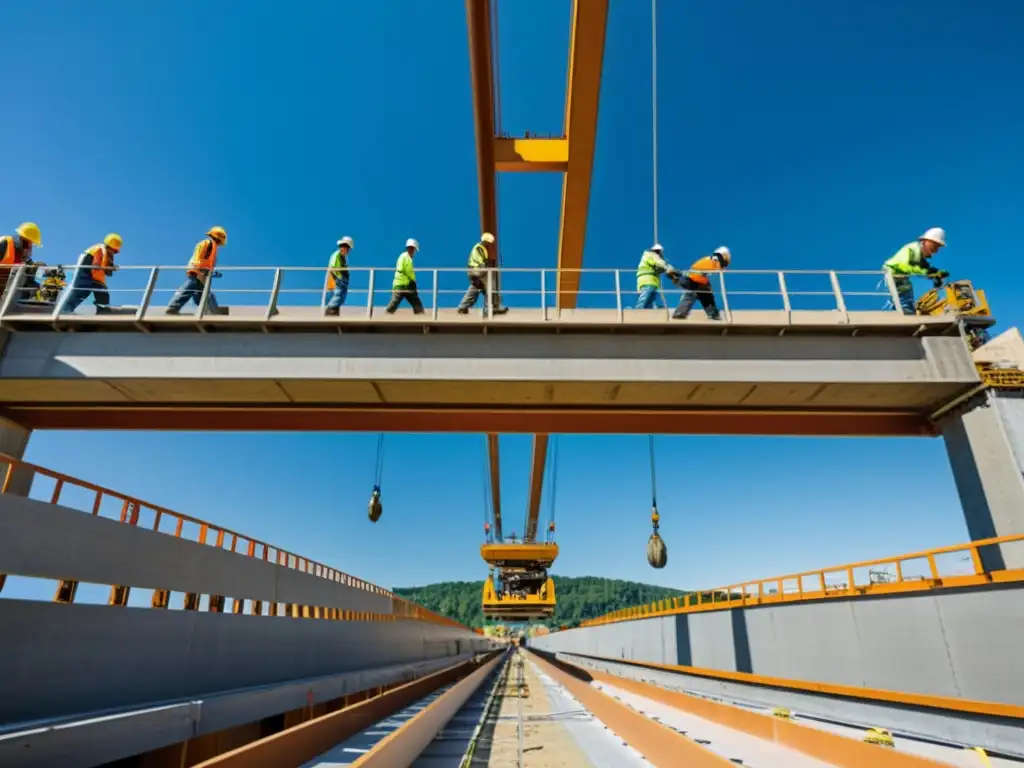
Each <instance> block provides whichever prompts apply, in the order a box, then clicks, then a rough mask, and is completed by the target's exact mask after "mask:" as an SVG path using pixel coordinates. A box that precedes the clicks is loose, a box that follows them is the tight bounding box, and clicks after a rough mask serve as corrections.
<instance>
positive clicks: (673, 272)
mask: <svg viewBox="0 0 1024 768" xmlns="http://www.w3.org/2000/svg"><path fill="white" fill-rule="evenodd" d="M664 253H665V249H664V248H662V246H661V243H655V244H654V245H652V246H651V247H650V248H649V249H648V250H646V251H644V254H643V256H641V257H640V264H639V265H638V266H637V268H636V290H637V292H638V293H639V294H640V296H639V298H638V299H637V302H636V308H637V309H651V308H653V307H657V308H658V309H665V299H664V298H662V295H661V276H662V274H664V273H668V276H669V277H671V278H672V279H673V280H676V279H678V278H679V276H680V273H679V270H677V269H676V268H675V267H673V266H672V265H671V264H669V263H668V262H667V261H665V258H664Z"/></svg>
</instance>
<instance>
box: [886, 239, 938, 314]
mask: <svg viewBox="0 0 1024 768" xmlns="http://www.w3.org/2000/svg"><path fill="white" fill-rule="evenodd" d="M945 245H946V230H944V229H943V228H942V227H932V228H931V229H929V230H928V231H927V232H925V233H924V234H923V235H921V236H920V237H919V238H918V239H917V242H916V243H907V244H906V245H904V246H903V247H902V248H900V249H899V250H898V251H896V253H895V254H893V256H892V257H891V258H890V259H889V260H888V261H887V262H885V264H884V265H882V266H883V269H887V270H889V272H891V273H892V281H893V283H894V284H895V286H896V293H897V295H898V296H899V300H900V309H902V310H903V314H904V315H916V314H917V304H916V302H915V301H914V286H913V284H911V282H910V278H911V276H912V275H921V276H924V277H930V278H933V279H937V280H944V279H946V278H947V277H949V272H946V271H945V270H944V269H935V268H934V267H933V266H932V265H931V263H930V262H929V261H928V259H930V258H931V257H932V256H934V255H935V254H936V253H938V252H939V249H940V248H942V247H943V246H945Z"/></svg>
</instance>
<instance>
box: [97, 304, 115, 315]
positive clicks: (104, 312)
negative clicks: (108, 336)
mask: <svg viewBox="0 0 1024 768" xmlns="http://www.w3.org/2000/svg"><path fill="white" fill-rule="evenodd" d="M113 311H114V310H112V309H111V308H110V307H105V306H101V305H99V304H97V305H96V314H97V315H109V314H111V313H112V312H113Z"/></svg>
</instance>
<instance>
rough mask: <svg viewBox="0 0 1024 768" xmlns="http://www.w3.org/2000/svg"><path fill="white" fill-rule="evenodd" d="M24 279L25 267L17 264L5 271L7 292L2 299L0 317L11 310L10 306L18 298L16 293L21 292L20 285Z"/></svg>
mask: <svg viewBox="0 0 1024 768" xmlns="http://www.w3.org/2000/svg"><path fill="white" fill-rule="evenodd" d="M24 277H25V265H24V264H19V265H18V266H17V267H15V268H14V269H8V270H7V289H6V290H7V292H6V293H5V294H4V297H3V305H2V306H0V317H4V316H5V315H6V314H7V312H8V310H10V308H11V304H13V303H14V301H15V299H16V297H17V296H18V291H20V290H21V284H22V282H23V281H24Z"/></svg>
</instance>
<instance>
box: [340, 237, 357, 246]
mask: <svg viewBox="0 0 1024 768" xmlns="http://www.w3.org/2000/svg"><path fill="white" fill-rule="evenodd" d="M343 245H347V246H348V247H349V248H355V247H356V244H355V242H354V241H353V240H352V238H351V237H349V236H348V235H345V236H344V237H343V238H341V240H339V241H338V247H339V248H341V246H343Z"/></svg>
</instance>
